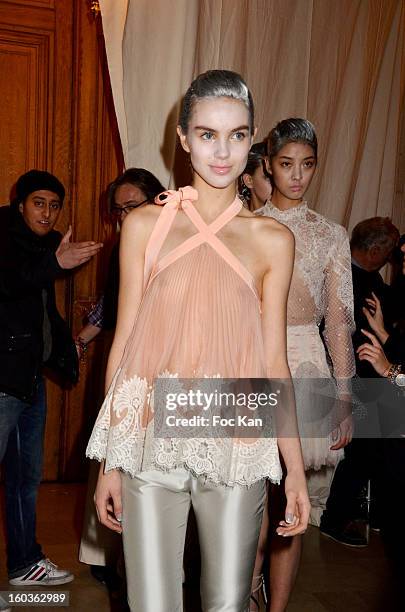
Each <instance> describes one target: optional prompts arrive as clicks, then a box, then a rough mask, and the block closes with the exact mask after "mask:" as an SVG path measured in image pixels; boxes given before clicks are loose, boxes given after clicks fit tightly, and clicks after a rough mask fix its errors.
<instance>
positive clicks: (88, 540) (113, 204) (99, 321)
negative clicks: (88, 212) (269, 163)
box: [75, 168, 164, 590]
mask: <svg viewBox="0 0 405 612" xmlns="http://www.w3.org/2000/svg"><path fill="white" fill-rule="evenodd" d="M162 191H164V187H163V185H162V184H161V182H160V181H159V180H158V179H157V178H156V177H155V176H154V175H153V174H152V173H151V172H149V171H148V170H145V169H144V168H128V170H126V171H125V172H124V173H123V174H120V175H119V176H118V177H117V178H116V179H115V180H114V181H113V182H112V183H110V185H109V186H108V190H107V200H108V206H109V211H110V213H111V217H112V219H113V220H114V221H118V225H119V227H120V228H121V225H122V222H123V220H124V219H125V218H126V217H127V215H128V214H129V213H130V212H131V211H132V210H135V209H136V208H141V207H143V206H146V205H148V204H153V201H154V199H155V197H156V196H157V195H158V194H159V193H162ZM118 287H119V240H118V241H117V242H116V243H115V245H114V246H113V249H112V252H111V256H110V262H109V268H108V276H107V283H106V286H105V291H104V294H103V295H102V296H101V298H100V300H99V301H98V302H97V304H96V305H95V307H94V308H93V309H92V310H91V312H90V313H89V315H88V317H87V321H88V322H87V325H85V326H84V327H83V328H82V329H81V330H80V331H79V333H78V334H77V336H76V339H75V342H76V346H77V349H78V353H79V356H80V357H82V358H83V357H84V355H85V353H86V349H87V344H88V343H89V342H91V341H92V340H93V339H94V338H95V337H96V336H97V335H98V334H99V333H100V332H101V331H102V330H106V331H112V330H114V328H115V324H116V320H117V309H118ZM97 475H98V464H97V463H95V462H92V464H91V467H90V474H89V484H88V493H87V499H86V509H85V516H84V521H83V532H82V538H81V542H80V551H79V559H80V561H81V562H82V563H87V564H88V565H90V566H91V573H92V575H93V576H94V577H95V578H96V579H97V580H99V581H100V582H103V583H105V584H106V585H107V587H109V588H110V589H111V590H117V589H118V588H119V587H120V580H119V577H118V576H117V563H118V562H119V558H120V556H121V551H122V540H121V538H120V537H119V536H117V534H116V533H114V532H113V531H111V530H110V529H107V528H106V527H104V526H103V525H101V524H100V523H99V522H98V520H97V514H96V509H95V507H94V501H93V496H94V489H95V486H96V482H97Z"/></svg>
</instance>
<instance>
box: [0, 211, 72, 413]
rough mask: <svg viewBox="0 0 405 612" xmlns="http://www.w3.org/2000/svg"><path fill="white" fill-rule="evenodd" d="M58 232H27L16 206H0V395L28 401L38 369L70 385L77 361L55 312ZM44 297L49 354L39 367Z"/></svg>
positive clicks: (67, 333) (63, 325)
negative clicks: (44, 366) (49, 346)
mask: <svg viewBox="0 0 405 612" xmlns="http://www.w3.org/2000/svg"><path fill="white" fill-rule="evenodd" d="M60 240H61V235H60V234H59V232H56V231H51V232H50V233H49V234H47V235H46V236H44V237H41V236H37V235H36V234H35V233H34V232H32V231H31V230H30V229H29V227H28V226H27V225H26V223H25V222H24V220H23V217H22V215H21V213H20V212H19V210H18V207H17V206H16V205H13V204H12V205H11V206H5V207H2V208H0V391H3V392H4V393H7V394H9V395H13V396H15V397H17V398H19V399H22V400H24V401H27V402H30V401H32V399H33V396H34V391H35V381H36V378H37V377H38V375H39V374H40V373H41V369H42V366H43V365H46V366H47V367H50V368H51V369H53V370H55V371H56V372H57V373H59V374H62V376H64V378H65V379H67V380H68V381H69V382H76V381H77V377H78V360H77V353H76V349H75V345H74V342H73V339H72V336H71V333H70V330H69V328H68V326H67V324H66V323H65V321H64V320H63V319H62V317H61V316H60V314H59V313H58V310H57V308H56V301H55V287H54V282H55V280H56V279H57V278H58V277H60V276H62V275H63V274H64V270H63V269H62V268H61V267H60V266H59V264H58V261H57V259H56V256H55V251H56V249H57V248H58V245H59V243H60ZM44 299H45V303H46V310H47V313H48V319H49V323H50V328H51V338H52V350H51V354H50V357H49V359H48V360H47V362H46V364H43V352H44V342H43V325H44Z"/></svg>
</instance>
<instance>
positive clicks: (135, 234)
mask: <svg viewBox="0 0 405 612" xmlns="http://www.w3.org/2000/svg"><path fill="white" fill-rule="evenodd" d="M162 210H163V206H157V205H154V204H148V205H147V206H142V207H141V208H136V209H134V210H132V211H131V212H130V213H129V215H127V216H126V218H125V219H124V222H123V224H122V236H123V237H125V236H131V237H132V238H137V239H141V240H143V241H145V240H148V238H149V236H150V235H151V233H152V230H153V228H154V226H155V223H156V221H157V219H158V217H159V215H160V214H161V212H162Z"/></svg>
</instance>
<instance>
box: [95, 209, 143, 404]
mask: <svg viewBox="0 0 405 612" xmlns="http://www.w3.org/2000/svg"><path fill="white" fill-rule="evenodd" d="M151 221H152V220H151V215H150V211H146V209H143V210H142V209H140V210H135V211H133V212H131V214H130V215H128V217H127V218H126V219H125V220H124V223H123V224H122V229H121V239H120V286H119V297H118V313H117V325H116V328H115V334H114V340H113V343H112V345H111V350H110V354H109V357H108V363H107V371H106V379H105V391H106V393H107V391H108V389H109V387H110V384H111V381H112V379H113V377H114V374H115V372H116V371H117V368H118V366H119V364H120V362H121V359H122V356H123V354H124V349H125V345H126V343H127V341H128V338H129V336H130V334H131V332H132V330H133V327H134V323H135V320H136V316H137V313H138V309H139V305H140V303H141V299H142V290H143V267H144V259H145V249H146V244H147V241H148V239H149V236H150V234H151V229H152V227H153V223H152V222H151Z"/></svg>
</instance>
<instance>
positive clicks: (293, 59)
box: [100, 0, 405, 229]
mask: <svg viewBox="0 0 405 612" xmlns="http://www.w3.org/2000/svg"><path fill="white" fill-rule="evenodd" d="M100 5H101V11H102V19H103V28H104V34H105V39H106V46H107V55H108V62H109V68H110V73H111V81H112V87H113V94H114V100H115V105H116V111H117V115H118V125H119V129H120V135H121V141H122V145H123V150H124V158H125V162H126V166H127V167H130V166H143V167H145V168H148V169H149V170H151V171H152V172H154V173H155V174H156V175H157V176H158V177H159V178H160V180H161V181H162V182H163V184H169V182H170V184H171V185H173V184H174V183H175V182H178V181H179V182H182V181H183V180H187V164H184V159H183V158H182V156H181V154H180V152H179V150H178V147H177V148H176V123H177V116H178V112H179V106H180V101H181V97H182V96H183V95H184V93H185V91H186V89H187V87H188V85H189V84H190V82H191V80H192V79H193V77H194V76H196V75H197V74H198V73H200V72H202V71H205V70H208V69H211V68H227V69H232V70H236V71H237V72H240V73H241V74H242V75H243V76H244V78H245V79H246V81H247V83H248V85H249V87H250V89H251V91H252V93H253V98H254V101H255V106H256V122H257V125H258V137H257V140H260V139H261V138H262V137H264V136H265V135H267V134H268V132H269V130H270V129H271V128H272V126H273V125H274V124H275V123H276V122H277V121H279V120H280V119H283V118H286V117H290V116H301V117H307V118H308V119H310V120H311V121H312V122H313V123H314V124H315V126H316V129H317V134H318V139H319V143H320V148H319V166H318V171H317V173H316V175H315V178H314V181H313V184H312V186H311V190H310V193H309V194H308V200H309V201H310V205H311V206H312V207H313V208H315V209H316V210H318V211H320V212H321V213H323V214H325V215H326V216H327V217H330V218H331V219H334V220H335V221H338V222H339V223H343V224H344V225H345V226H346V227H349V229H351V228H352V227H353V226H354V225H355V224H356V223H357V222H358V221H360V220H362V219H364V218H366V217H371V216H375V215H381V216H390V217H392V218H393V220H394V222H396V223H397V224H398V225H402V229H404V225H405V213H404V181H405V171H404V168H403V166H400V160H401V159H402V164H403V163H404V155H405V151H404V150H403V145H402V155H401V154H400V153H401V150H400V144H401V139H400V134H401V119H404V117H401V111H402V107H403V102H404V92H405V0H114V1H112V0H101V1H100ZM403 140H405V132H404V133H403ZM178 186H180V185H179V184H178Z"/></svg>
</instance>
